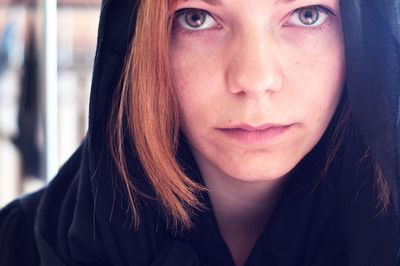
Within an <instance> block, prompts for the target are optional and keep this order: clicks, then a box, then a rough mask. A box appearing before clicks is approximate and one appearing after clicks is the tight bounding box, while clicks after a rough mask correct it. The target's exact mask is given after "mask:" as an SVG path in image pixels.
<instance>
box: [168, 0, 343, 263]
mask: <svg viewBox="0 0 400 266" xmlns="http://www.w3.org/2000/svg"><path fill="white" fill-rule="evenodd" d="M315 5H320V6H323V7H326V8H328V9H329V10H331V12H333V13H334V14H335V15H332V14H331V13H329V12H325V13H324V12H323V11H315V10H314V11H315V12H317V13H318V12H319V13H318V14H319V15H320V18H319V20H317V22H316V23H314V24H313V25H311V26H309V27H307V26H305V25H304V24H301V21H300V20H299V14H298V13H296V10H297V9H299V8H303V7H307V6H315ZM184 8H196V9H202V10H206V11H207V12H208V13H209V14H210V17H209V18H207V20H206V21H207V23H206V24H205V25H206V26H207V27H203V28H201V29H200V30H195V29H193V28H190V25H188V24H187V23H186V21H185V20H184V19H182V15H179V14H182V13H179V14H178V15H176V17H175V22H174V26H173V31H172V36H171V41H170V51H169V55H170V64H171V69H172V74H173V76H172V79H173V86H174V89H175V92H176V95H177V97H178V102H179V111H180V118H181V128H182V130H183V132H184V133H185V135H186V137H187V138H188V139H189V141H190V144H191V149H192V151H193V154H194V156H195V158H196V161H197V163H198V165H199V168H200V171H201V173H202V175H203V178H204V180H205V183H206V185H207V187H208V188H209V189H210V192H209V193H210V198H211V202H212V205H213V208H214V211H215V213H216V218H217V221H218V225H219V228H220V231H221V234H222V236H223V238H224V240H225V242H226V243H227V245H228V247H229V249H230V251H231V254H232V257H233V259H234V261H235V263H236V264H237V265H243V264H244V262H245V260H246V258H247V257H248V255H249V253H250V252H251V248H252V246H253V245H254V243H255V241H256V239H257V237H258V236H259V234H260V233H261V231H262V230H263V227H264V226H265V223H266V221H267V219H268V216H269V214H270V212H271V210H272V209H273V207H274V205H275V202H276V201H277V199H278V198H279V195H280V191H281V190H282V187H283V186H284V183H285V177H286V176H288V173H290V171H291V170H292V169H293V168H294V167H295V166H296V165H297V164H298V163H299V161H300V160H301V159H302V158H303V157H304V156H305V155H306V154H307V153H308V152H309V151H310V150H311V149H312V148H313V147H314V146H315V145H316V144H317V143H318V141H319V140H320V138H321V136H322V135H323V133H324V131H325V129H326V128H327V126H328V124H329V122H330V120H331V118H332V116H333V114H334V112H335V110H336V107H337V104H338V102H339V99H340V96H341V92H342V87H343V82H344V70H345V69H344V68H345V67H344V63H345V62H344V49H343V37H342V31H341V21H340V10H339V1H338V0H297V1H291V2H285V1H280V2H279V1H275V0H247V1H242V0H222V1H220V3H219V4H212V3H207V2H206V1H201V0H190V1H181V2H179V3H178V4H177V6H176V8H175V10H173V11H176V10H180V9H184ZM179 16H181V17H180V19H179ZM321 21H322V23H321V24H320V25H317V26H314V25H316V24H318V23H320V22H321ZM185 23H186V24H185ZM299 23H300V24H299ZM187 26H189V28H187ZM265 123H272V124H279V125H284V126H285V129H284V130H282V132H280V133H279V134H275V135H273V136H272V137H271V135H268V134H267V137H265V136H264V137H262V138H259V137H258V136H256V135H257V134H256V133H254V132H250V133H249V132H248V131H245V130H244V131H243V130H241V129H240V130H239V131H240V132H244V134H242V135H241V136H242V137H241V138H237V134H236V135H235V134H233V135H234V136H236V137H232V134H230V133H227V132H232V130H226V128H231V127H234V128H237V127H240V126H238V125H242V124H247V125H250V126H254V127H256V126H259V125H263V124H265ZM243 136H245V137H243ZM244 213H245V214H246V215H243V214H244Z"/></svg>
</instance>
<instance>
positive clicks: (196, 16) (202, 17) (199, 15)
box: [185, 10, 206, 28]
mask: <svg viewBox="0 0 400 266" xmlns="http://www.w3.org/2000/svg"><path fill="white" fill-rule="evenodd" d="M185 21H186V23H187V24H188V25H190V26H191V27H193V28H198V27H201V26H202V25H203V24H204V22H205V21H206V14H205V12H204V11H202V10H193V11H188V12H187V13H186V14H185Z"/></svg>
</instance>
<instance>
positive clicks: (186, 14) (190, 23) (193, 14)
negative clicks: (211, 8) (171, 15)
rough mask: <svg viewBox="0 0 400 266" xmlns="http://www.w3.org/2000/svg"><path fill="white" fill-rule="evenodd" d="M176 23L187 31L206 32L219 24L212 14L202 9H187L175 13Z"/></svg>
mask: <svg viewBox="0 0 400 266" xmlns="http://www.w3.org/2000/svg"><path fill="white" fill-rule="evenodd" d="M175 21H176V22H177V23H178V24H179V25H180V26H182V27H183V28H185V29H187V30H194V31H196V30H205V29H208V28H211V27H213V26H215V25H216V24H217V23H216V21H215V20H214V19H213V18H212V16H211V15H210V13H208V12H207V11H205V10H202V9H196V8H187V9H181V10H178V11H177V12H176V13H175Z"/></svg>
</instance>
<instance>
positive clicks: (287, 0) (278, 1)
mask: <svg viewBox="0 0 400 266" xmlns="http://www.w3.org/2000/svg"><path fill="white" fill-rule="evenodd" d="M296 1H297V0H276V1H275V4H288V3H293V2H296Z"/></svg>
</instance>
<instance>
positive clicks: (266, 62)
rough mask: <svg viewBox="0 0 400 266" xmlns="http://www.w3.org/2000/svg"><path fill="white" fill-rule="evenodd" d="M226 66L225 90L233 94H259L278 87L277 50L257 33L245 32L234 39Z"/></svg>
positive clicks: (275, 89) (279, 78)
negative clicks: (226, 88)
mask: <svg viewBox="0 0 400 266" xmlns="http://www.w3.org/2000/svg"><path fill="white" fill-rule="evenodd" d="M234 43H235V45H234V47H232V50H231V51H232V53H231V56H232V57H231V60H230V63H229V64H228V67H227V68H226V69H227V70H226V71H227V72H226V81H227V87H228V90H229V91H230V92H231V93H233V94H245V95H248V96H250V97H255V98H258V97H262V96H264V95H265V94H268V93H272V92H276V91H278V90H280V88H281V86H282V73H281V67H280V64H279V60H278V59H279V58H278V56H279V51H277V49H274V47H273V45H271V42H269V41H268V39H267V38H266V37H265V36H262V35H261V34H251V33H247V34H246V35H245V36H242V37H240V38H238V39H237V41H236V42H234Z"/></svg>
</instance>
